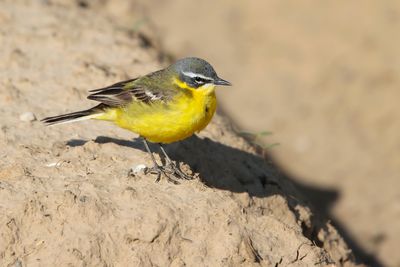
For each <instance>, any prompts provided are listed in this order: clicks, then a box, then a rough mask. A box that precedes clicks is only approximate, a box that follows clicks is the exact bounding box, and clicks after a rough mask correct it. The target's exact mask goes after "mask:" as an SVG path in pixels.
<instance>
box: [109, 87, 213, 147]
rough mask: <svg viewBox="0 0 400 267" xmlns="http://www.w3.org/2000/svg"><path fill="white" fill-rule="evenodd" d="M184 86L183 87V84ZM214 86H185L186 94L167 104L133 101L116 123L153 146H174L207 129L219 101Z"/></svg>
mask: <svg viewBox="0 0 400 267" xmlns="http://www.w3.org/2000/svg"><path fill="white" fill-rule="evenodd" d="M180 86H182V87H183V86H184V85H180ZM214 88H215V87H214V86H213V85H206V86H203V87H200V88H197V89H192V88H190V87H187V86H186V88H185V87H183V89H186V90H188V91H186V93H181V94H177V96H176V97H174V99H172V100H171V101H169V102H167V103H161V102H160V103H153V104H145V103H139V102H133V103H132V104H130V105H128V106H127V107H125V108H120V109H116V110H114V111H112V112H114V116H113V117H114V118H115V119H114V122H115V123H116V124H117V125H118V126H120V127H122V128H125V129H128V130H130V131H132V132H135V133H137V134H139V135H141V136H143V137H145V138H146V139H147V140H148V141H150V142H154V143H172V142H176V141H179V140H182V139H185V138H187V137H190V136H191V135H193V134H194V133H195V132H198V131H201V130H202V129H204V128H205V127H206V126H207V124H208V123H209V122H210V120H211V118H212V117H213V115H214V113H215V110H216V106H217V101H216V97H215V92H214Z"/></svg>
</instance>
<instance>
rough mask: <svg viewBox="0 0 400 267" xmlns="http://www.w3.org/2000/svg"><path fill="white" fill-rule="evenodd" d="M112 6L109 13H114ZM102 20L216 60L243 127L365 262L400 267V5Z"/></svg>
mask: <svg viewBox="0 0 400 267" xmlns="http://www.w3.org/2000/svg"><path fill="white" fill-rule="evenodd" d="M106 2H107V1H106ZM113 3H115V2H109V3H108V5H107V6H106V9H107V10H108V11H109V12H110V13H112V14H113V15H114V16H115V17H116V18H117V17H118V20H119V21H120V22H122V23H124V24H125V25H131V27H142V28H144V29H146V30H147V31H148V32H149V33H150V34H153V35H154V36H157V37H158V39H157V40H158V41H159V44H160V45H161V46H162V47H164V48H165V50H166V51H169V52H171V53H172V54H173V55H177V56H186V55H199V56H201V57H204V58H207V59H208V60H210V61H211V62H212V63H213V64H214V65H215V66H216V67H217V69H218V70H221V71H222V73H221V75H222V76H223V77H225V78H226V79H228V80H231V81H232V82H233V83H234V85H235V86H234V87H233V88H229V89H227V90H220V91H219V92H218V94H219V97H220V101H221V102H222V104H223V108H224V110H225V111H226V113H227V114H229V116H231V117H232V118H233V119H234V121H235V123H236V124H237V125H239V126H240V127H241V128H242V129H243V130H245V131H251V132H254V133H257V132H260V131H271V132H272V133H273V135H272V136H269V137H267V138H265V139H264V142H265V143H267V144H273V143H276V142H279V143H280V145H279V146H275V147H274V148H273V149H269V150H268V154H269V156H270V157H271V158H272V160H273V161H274V162H276V164H278V165H279V166H280V168H281V171H282V172H284V173H286V175H287V176H288V177H290V178H291V179H293V180H295V181H297V182H298V183H299V184H301V185H302V188H303V189H304V191H305V192H307V194H308V195H309V197H310V199H311V200H312V201H313V204H314V205H315V206H317V207H319V208H320V210H321V211H322V212H324V213H325V214H326V215H327V216H329V217H330V218H332V219H333V221H334V223H335V224H336V225H337V226H338V227H339V228H340V231H341V233H342V234H343V235H344V236H345V237H346V239H347V241H348V242H349V243H350V244H351V247H352V249H353V250H355V252H356V254H357V256H358V257H359V258H360V259H361V260H362V261H364V262H366V263H368V264H371V265H375V266H380V265H388V266H400V254H399V253H397V251H398V246H399V244H400V223H398V222H399V221H400V193H399V190H398V188H399V186H400V175H399V173H400V153H399V149H400V141H399V140H400V139H399V137H398V136H399V134H398V133H399V130H400V124H399V121H400V120H399V114H400V108H399V104H398V99H399V85H400V80H399V75H398V74H399V72H400V56H399V53H398V48H399V46H400V35H399V26H400V2H399V1H395V0H392V1H390V0H389V1H361V0H360V1H351V2H349V1H308V2H307V1H286V0H283V1H282V0H277V1H228V0H225V1H211V0H205V1H184V0H173V1H155V0H152V1H148V0H146V1H139V0H137V1H134V3H133V4H129V2H126V1H117V4H113Z"/></svg>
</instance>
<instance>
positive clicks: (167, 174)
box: [145, 165, 179, 184]
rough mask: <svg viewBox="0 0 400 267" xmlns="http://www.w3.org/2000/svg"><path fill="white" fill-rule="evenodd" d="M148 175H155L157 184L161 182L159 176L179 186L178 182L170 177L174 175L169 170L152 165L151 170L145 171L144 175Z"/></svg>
mask: <svg viewBox="0 0 400 267" xmlns="http://www.w3.org/2000/svg"><path fill="white" fill-rule="evenodd" d="M148 173H151V174H156V175H157V178H156V180H155V182H156V183H158V182H159V181H160V180H161V175H164V176H165V177H166V178H167V181H168V182H170V183H173V184H179V182H178V181H176V180H174V179H172V178H171V177H170V175H174V173H172V172H171V171H170V170H168V169H167V168H165V167H164V166H159V165H154V166H153V167H151V168H147V169H146V171H145V174H148Z"/></svg>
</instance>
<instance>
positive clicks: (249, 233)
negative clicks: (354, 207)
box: [0, 0, 354, 267]
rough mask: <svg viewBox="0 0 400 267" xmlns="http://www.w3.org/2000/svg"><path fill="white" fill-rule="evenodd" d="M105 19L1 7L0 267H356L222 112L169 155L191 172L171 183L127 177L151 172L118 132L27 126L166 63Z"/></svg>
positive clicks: (18, 5)
mask: <svg viewBox="0 0 400 267" xmlns="http://www.w3.org/2000/svg"><path fill="white" fill-rule="evenodd" d="M104 14H105V13H102V11H99V10H98V9H92V8H91V7H90V6H89V7H88V6H87V4H85V3H84V2H77V3H75V2H72V1H65V2H63V1H28V0H26V1H12V0H3V1H1V3H0V24H1V27H0V42H1V43H0V47H1V50H0V74H1V79H0V88H1V89H0V112H1V113H0V114H1V115H2V116H1V117H2V119H1V124H0V126H1V130H0V147H1V150H0V158H1V161H0V266H18V267H19V266H239V265H242V266H288V265H290V266H315V265H317V266H326V265H346V266H352V265H354V262H353V256H352V254H351V252H350V250H349V249H348V247H347V246H346V244H345V243H344V241H343V239H342V238H341V236H340V235H339V234H338V233H337V231H336V229H335V227H333V226H332V225H331V224H330V223H329V222H326V219H325V218H324V217H323V216H319V215H318V214H316V213H313V212H312V210H311V208H310V207H309V206H308V204H307V202H306V201H305V198H304V197H303V195H302V194H300V193H299V192H298V190H297V189H296V186H293V184H292V183H291V182H290V181H289V180H288V179H287V178H285V177H284V176H283V175H281V174H280V173H279V172H278V171H277V170H276V169H275V168H274V167H273V166H272V165H271V164H269V163H266V161H265V160H264V159H263V158H262V157H260V156H259V155H258V154H257V153H256V149H255V148H254V147H253V146H251V145H250V144H249V143H248V142H246V141H245V140H244V139H243V138H241V137H239V136H238V135H237V134H235V133H234V132H233V130H232V129H231V126H230V123H229V121H227V119H224V118H223V117H221V116H217V117H216V118H215V119H214V120H213V122H212V124H211V125H210V126H209V127H208V128H207V129H206V130H205V131H204V132H202V133H201V134H200V135H199V136H195V137H193V138H190V139H188V140H186V141H184V142H182V143H179V144H173V145H170V146H168V147H167V150H168V151H169V153H170V154H171V155H172V158H173V159H175V160H178V161H180V162H183V163H184V164H183V165H182V168H183V169H184V170H186V171H188V172H190V171H192V172H194V173H196V175H195V177H196V179H194V180H192V181H182V183H181V184H179V185H174V184H171V183H168V182H166V181H165V180H163V181H161V182H160V183H155V182H154V177H153V176H151V175H143V174H138V175H136V176H129V175H128V174H127V173H128V170H129V169H130V168H131V167H132V166H136V165H138V164H146V165H149V164H151V161H150V159H149V156H148V155H147V154H146V153H145V152H144V151H143V148H142V146H141V143H140V142H139V141H138V140H136V139H135V140H133V137H134V136H133V135H132V134H131V133H129V132H127V131H124V130H122V129H118V128H116V127H113V126H112V125H110V124H107V123H101V122H82V123H77V124H70V125H64V126H59V127H47V128H46V127H44V126H43V124H42V123H40V122H39V121H38V120H32V119H34V117H33V116H32V115H34V116H35V117H36V118H43V117H45V116H48V115H55V114H60V113H63V112H68V111H74V110H77V109H81V108H85V107H89V106H90V105H91V103H89V101H88V100H86V99H85V95H86V93H87V90H89V89H93V88H96V87H101V86H104V85H108V84H111V83H113V82H115V81H118V80H122V79H125V78H127V77H133V76H137V75H140V74H144V73H147V72H149V71H152V70H155V69H158V68H160V67H162V66H164V65H165V64H166V63H167V62H161V61H160V58H163V56H162V53H160V51H159V50H157V49H155V48H154V47H151V46H149V43H148V40H147V39H146V38H143V36H140V34H138V33H136V32H133V31H131V30H127V29H126V28H123V27H122V28H121V27H120V26H118V25H117V24H116V23H114V20H113V19H111V18H112V17H108V16H106V15H104ZM27 112H31V113H32V114H31V113H27Z"/></svg>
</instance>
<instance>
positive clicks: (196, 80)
mask: <svg viewBox="0 0 400 267" xmlns="http://www.w3.org/2000/svg"><path fill="white" fill-rule="evenodd" d="M194 81H195V82H196V83H198V84H202V83H204V79H203V78H200V77H194Z"/></svg>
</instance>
